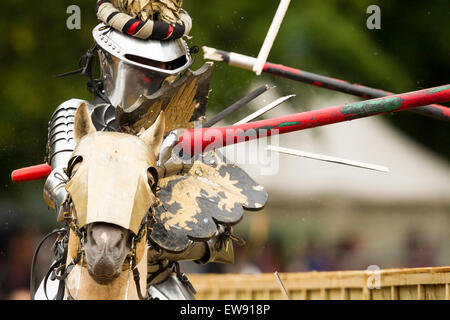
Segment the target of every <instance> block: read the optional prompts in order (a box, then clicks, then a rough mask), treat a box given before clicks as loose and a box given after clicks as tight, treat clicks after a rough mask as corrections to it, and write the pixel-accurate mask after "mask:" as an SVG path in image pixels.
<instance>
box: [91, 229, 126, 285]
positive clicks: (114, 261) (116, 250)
mask: <svg viewBox="0 0 450 320" xmlns="http://www.w3.org/2000/svg"><path fill="white" fill-rule="evenodd" d="M86 231H87V239H86V240H87V241H86V244H85V253H86V263H87V269H88V272H89V274H90V276H91V277H92V278H93V279H94V280H95V281H96V282H97V283H99V284H101V285H108V284H110V283H111V282H112V281H114V280H115V279H116V278H117V277H118V276H119V275H120V274H121V272H122V265H123V264H124V262H125V259H126V257H127V255H128V253H129V252H130V247H131V244H130V241H129V238H130V237H129V231H128V230H125V229H124V228H122V227H119V226H116V225H113V224H108V223H92V224H90V225H87V226H86Z"/></svg>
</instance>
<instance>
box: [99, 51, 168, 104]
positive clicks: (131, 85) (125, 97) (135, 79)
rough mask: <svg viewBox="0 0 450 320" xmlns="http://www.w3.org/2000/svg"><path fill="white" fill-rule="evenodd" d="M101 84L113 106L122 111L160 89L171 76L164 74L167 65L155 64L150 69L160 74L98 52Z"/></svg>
mask: <svg viewBox="0 0 450 320" xmlns="http://www.w3.org/2000/svg"><path fill="white" fill-rule="evenodd" d="M100 60H101V64H102V73H103V82H104V88H105V90H106V93H107V95H108V97H109V99H110V101H111V103H112V104H113V105H114V106H121V107H122V108H123V109H125V110H126V109H128V108H130V107H132V106H133V105H134V104H135V103H136V101H137V100H138V99H139V97H140V96H141V95H144V96H150V95H152V94H153V93H155V92H156V91H158V89H159V88H161V85H162V83H163V82H164V80H165V79H166V78H167V77H169V76H171V74H170V73H164V70H169V68H170V65H169V63H165V62H157V65H154V66H152V67H155V68H158V69H160V70H161V72H158V71H155V70H152V69H147V68H144V67H141V66H139V65H137V64H131V63H128V62H126V61H122V60H119V59H117V58H116V57H114V56H111V55H108V54H105V53H104V52H102V51H100Z"/></svg>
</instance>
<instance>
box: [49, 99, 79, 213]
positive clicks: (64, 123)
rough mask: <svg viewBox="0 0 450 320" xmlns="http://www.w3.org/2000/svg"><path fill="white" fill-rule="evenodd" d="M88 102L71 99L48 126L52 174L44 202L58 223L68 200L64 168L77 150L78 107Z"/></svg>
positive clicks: (55, 113)
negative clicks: (75, 129)
mask: <svg viewBox="0 0 450 320" xmlns="http://www.w3.org/2000/svg"><path fill="white" fill-rule="evenodd" d="M82 102H86V101H84V100H79V99H71V100H68V101H66V102H64V103H62V104H61V105H60V106H59V107H58V108H56V110H55V112H54V113H53V115H52V117H51V119H50V122H49V124H48V142H47V163H48V164H50V165H51V167H52V172H51V174H50V175H49V177H48V178H47V180H46V182H45V185H44V200H45V202H46V203H47V204H48V205H49V206H50V207H51V208H53V209H55V210H56V213H57V217H58V221H61V219H62V212H61V211H62V210H61V205H62V203H63V202H64V200H65V199H66V196H67V191H66V189H65V181H67V179H68V177H67V176H66V174H65V172H64V168H65V167H66V166H67V163H68V162H69V160H70V157H71V155H72V152H73V150H74V148H75V140H74V137H73V127H74V118H75V113H76V111H77V108H78V106H79V105H80V104H81V103H82Z"/></svg>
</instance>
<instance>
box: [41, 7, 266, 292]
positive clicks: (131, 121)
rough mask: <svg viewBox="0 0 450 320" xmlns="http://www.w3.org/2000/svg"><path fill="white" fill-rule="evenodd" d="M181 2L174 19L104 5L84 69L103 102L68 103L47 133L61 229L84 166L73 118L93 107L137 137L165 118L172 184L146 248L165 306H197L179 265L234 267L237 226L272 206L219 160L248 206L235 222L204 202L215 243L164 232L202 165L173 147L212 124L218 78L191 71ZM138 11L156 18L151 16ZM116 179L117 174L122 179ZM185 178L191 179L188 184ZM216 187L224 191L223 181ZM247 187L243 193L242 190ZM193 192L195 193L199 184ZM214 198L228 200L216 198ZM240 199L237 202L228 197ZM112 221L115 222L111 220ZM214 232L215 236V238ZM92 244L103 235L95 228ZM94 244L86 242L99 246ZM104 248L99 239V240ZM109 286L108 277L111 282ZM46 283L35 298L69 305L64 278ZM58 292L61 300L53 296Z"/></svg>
mask: <svg viewBox="0 0 450 320" xmlns="http://www.w3.org/2000/svg"><path fill="white" fill-rule="evenodd" d="M125 2H127V1H125ZM128 2H130V1H128ZM147 2H149V1H147ZM152 2H153V4H154V5H155V3H156V4H157V5H156V7H155V6H153V7H151V8H153V9H155V8H156V9H158V2H159V1H150V2H149V3H150V4H151V3H152ZM161 2H162V3H165V1H161ZM181 2H182V1H173V3H174V4H175V5H177V6H178V7H176V6H175V8H174V10H172V11H170V10H169V11H164V10H160V14H161V13H164V12H165V13H166V15H165V17H166V19H160V20H158V19H153V20H152V19H147V20H144V19H143V18H142V16H137V17H136V15H132V13H133V10H130V8H128V10H125V11H124V10H123V9H124V8H125V7H124V6H122V7H121V1H113V3H111V2H110V1H102V0H100V1H98V3H97V15H98V17H99V19H100V20H102V21H103V23H101V24H100V25H98V26H97V27H95V28H94V30H93V38H94V41H95V44H94V46H93V47H92V48H91V49H90V50H89V51H88V53H87V54H86V55H85V56H84V65H83V66H81V69H80V70H79V72H81V73H83V74H85V75H87V76H89V78H90V80H89V82H88V88H89V90H90V91H91V92H92V93H93V94H94V99H93V101H92V102H88V101H84V100H80V99H70V100H68V101H66V102H64V103H62V104H61V105H60V106H58V107H57V108H56V110H55V112H54V114H53V115H52V117H51V119H50V122H49V127H48V144H47V152H48V153H47V162H48V164H50V165H51V168H52V172H51V174H50V176H49V177H48V178H47V180H46V183H45V186H44V198H45V200H46V202H47V204H48V205H49V206H50V207H52V208H53V209H55V210H56V214H57V220H58V222H63V221H64V219H65V214H66V213H67V212H66V209H67V208H65V205H67V200H68V198H70V196H71V195H70V194H69V193H70V192H68V188H67V182H68V181H69V179H70V178H71V177H70V173H69V172H68V167H71V165H72V166H73V165H74V162H76V161H77V160H73V153H74V150H75V149H76V147H77V145H76V139H74V122H75V120H74V119H75V115H76V113H77V111H78V109H79V107H80V106H83V108H84V106H87V110H88V112H89V114H90V120H91V121H92V124H93V125H94V126H95V129H96V130H97V131H102V132H125V133H130V134H134V135H137V134H139V133H141V132H142V131H143V130H145V129H148V128H149V127H150V126H151V125H152V124H153V123H154V122H155V121H156V118H157V116H158V114H159V113H160V112H161V111H164V113H165V119H166V121H165V131H164V137H165V138H164V140H163V143H162V145H161V149H160V153H159V158H158V159H157V160H158V162H157V163H158V172H157V177H155V180H156V181H157V180H158V179H162V178H167V179H172V180H170V181H167V182H166V183H164V182H162V183H160V185H159V186H156V182H155V190H156V188H159V192H160V195H159V198H160V201H161V205H160V207H159V208H149V210H154V212H155V215H154V220H155V223H156V224H155V225H154V226H153V232H152V234H151V235H147V237H148V238H149V241H148V242H147V245H146V248H147V250H148V252H147V266H148V269H147V292H146V294H147V296H149V297H152V298H159V299H193V298H194V296H193V294H194V292H193V288H192V286H191V285H190V283H189V281H188V280H187V278H186V276H184V275H182V274H181V273H180V271H179V267H178V264H177V261H179V260H191V261H195V262H197V263H201V264H205V263H210V262H217V263H232V262H233V260H234V255H233V244H232V242H233V240H236V238H235V237H234V236H233V235H232V232H231V226H232V225H234V224H235V223H237V222H239V221H240V219H241V218H242V215H241V213H242V212H241V211H242V210H243V208H242V207H245V208H246V209H259V208H261V207H263V205H264V203H265V200H266V198H267V195H266V193H265V191H264V189H263V188H262V187H260V186H258V185H257V184H256V183H254V182H253V180H251V179H250V178H249V177H248V176H247V175H246V174H245V172H243V171H242V170H241V169H239V168H238V167H236V166H227V165H225V164H224V163H220V162H219V160H218V159H217V160H218V161H216V162H214V160H215V159H216V158H214V155H210V156H211V157H210V158H208V159H209V160H208V161H210V162H209V163H208V165H210V166H212V167H208V168H213V167H214V170H216V169H217V170H218V169H219V168H220V169H221V170H222V169H223V170H222V171H223V172H224V173H223V174H221V175H220V176H221V178H222V179H224V181H225V180H226V182H228V181H229V180H231V179H232V180H233V181H234V182H236V183H235V184H234V185H235V186H237V187H235V186H232V187H233V188H235V189H236V190H240V191H239V192H238V193H239V195H240V198H239V199H240V200H241V201H240V202H241V203H242V202H244V203H245V205H239V206H238V207H239V209H236V208H237V207H236V206H235V209H232V210H231V211H233V214H232V215H231V216H230V217H221V216H220V214H223V210H225V209H223V206H222V208H219V205H218V204H217V208H215V207H212V206H211V204H209V205H208V206H207V207H203V206H202V205H200V204H198V207H199V208H201V209H199V210H198V211H199V212H200V213H202V212H206V210H207V211H208V214H209V215H210V216H211V217H212V219H210V220H211V221H214V222H215V227H216V229H215V230H216V231H215V232H214V233H213V234H212V236H211V235H209V236H208V235H206V236H205V235H203V236H202V234H204V233H205V232H203V231H202V230H201V228H202V227H201V226H200V222H198V223H197V225H198V226H197V225H194V224H192V225H189V228H188V227H187V226H186V224H185V226H186V227H185V229H184V230H183V227H181V228H180V227H179V226H178V227H176V228H175V227H174V228H169V227H167V224H166V228H165V229H163V228H162V227H161V226H162V225H164V221H163V218H162V213H163V212H166V211H167V212H171V213H173V214H179V215H180V216H181V217H182V216H183V214H182V213H181V212H182V211H183V210H186V208H187V206H188V205H187V204H186V205H184V204H183V201H182V200H179V201H178V202H179V204H178V206H177V207H176V206H173V205H169V202H170V201H172V200H171V198H172V196H174V193H175V192H177V188H176V183H177V181H181V180H182V179H185V177H184V175H185V174H187V173H188V172H189V171H190V170H191V168H192V166H193V165H194V164H193V163H188V162H186V161H174V159H173V158H172V149H173V146H174V144H173V142H174V141H176V140H177V139H178V137H179V134H180V132H181V131H180V129H187V128H192V127H193V123H194V122H195V121H201V120H203V119H204V115H205V111H206V103H207V97H208V93H209V82H210V76H211V72H212V64H210V63H208V64H205V65H204V66H203V67H202V68H201V69H200V70H198V71H196V72H192V71H190V70H188V69H189V67H190V66H191V65H192V62H193V58H192V57H191V49H189V48H188V46H187V45H186V43H185V41H184V40H183V39H182V37H183V36H185V35H188V33H189V31H190V29H191V19H190V17H189V15H188V14H187V12H185V11H183V10H182V9H181ZM159 5H161V4H159ZM159 8H160V9H161V7H159ZM119 9H122V10H119ZM125 9H126V8H125ZM139 12H140V13H147V14H148V11H145V10H144V11H139ZM170 13H174V14H170ZM153 17H155V13H153ZM171 17H172V18H174V17H175V18H176V19H177V21H176V22H175V23H170V18H171ZM141 19H142V20H141ZM166 21H169V22H166ZM95 54H98V56H99V60H100V67H101V79H99V80H94V79H92V74H91V70H90V69H91V64H92V59H93V58H94V55H95ZM130 152H131V151H130ZM211 159H212V160H211ZM203 161H204V160H203ZM71 163H72V164H71ZM194 169H195V168H194ZM197 171H198V170H197ZM111 174H112V175H114V174H115V172H111ZM171 177H172V178H171ZM186 177H187V178H186V179H189V176H186ZM227 177H228V178H227ZM219 178H220V177H219ZM177 179H178V180H177ZM227 179H228V180H227ZM187 181H189V180H187ZM196 181H200V180H196ZM216 182H217V183H218V184H220V181H216ZM195 183H197V182H193V183H192V185H194V184H195ZM198 183H201V181H200V182H198ZM210 184H211V183H210ZM225 184H226V183H225ZM205 185H207V184H205ZM238 187H239V188H240V189H237V188H238ZM193 188H194V189H195V186H194V187H193ZM202 188H203V187H198V188H197V189H198V190H202V191H198V193H199V197H198V199H200V200H201V199H203V198H204V199H208V200H211V197H210V198H208V195H205V193H204V190H203V189H206V188H203V189H202ZM230 188H231V187H230ZM230 190H231V189H230ZM250 193H252V196H250V195H249V194H250ZM227 195H228V194H227ZM202 197H203V198H202ZM215 197H216V198H217V197H218V198H220V197H222V196H221V195H219V196H217V195H215ZM223 197H226V196H225V195H223ZM223 197H222V198H223ZM252 197H253V198H255V197H256V198H257V201H256V200H255V199H250V198H252ZM193 198H195V197H193ZM231 198H232V197H230V196H229V195H228V199H231ZM214 199H215V198H214ZM231 200H232V199H231ZM91 201H92V199H91ZM186 201H187V200H186ZM197 202H198V201H197ZM213 202H214V201H213ZM231 202H233V201H231ZM231 202H230V204H231ZM234 202H239V201H234ZM234 202H233V203H234ZM228 204H229V203H227V205H228ZM189 206H192V204H189ZM194 206H197V205H196V204H194ZM233 206H234V204H231V208H233ZM221 210H222V211H221ZM219 211H220V212H219ZM231 211H230V212H231ZM219 213H220V214H219ZM158 214H159V215H158ZM214 214H216V216H214ZM233 215H234V216H233ZM191 218H192V217H191ZM197 220H198V219H197ZM197 220H195V221H197ZM204 220H205V221H206V219H204ZM103 222H106V224H109V221H103ZM103 227H105V226H104V225H103ZM203 228H204V227H203ZM86 229H87V228H86ZM197 229H198V230H197ZM196 230H197V231H196ZM83 232H86V230H83ZM208 232H209V233H210V234H211V232H210V230H209V231H208ZM89 236H90V237H95V233H93V232H92V230H91V229H90V235H89ZM89 236H87V237H86V239H84V240H83V241H90V239H89ZM96 240H98V239H93V240H92V241H94V242H95V241H96ZM67 242H68V239H67V238H66V239H64V240H63V241H60V242H59V244H58V245H57V246H55V257H54V260H55V261H56V260H58V259H61V257H65V256H67V250H68V249H67V246H68V244H67ZM100 267H102V266H100ZM103 269H105V270H106V271H105V273H107V271H108V268H107V266H103ZM69 272H70V271H69ZM108 276H109V278H108V277H107V276H106V275H105V277H102V276H97V278H96V277H94V280H96V281H97V282H98V283H100V284H108V283H109V282H110V281H112V280H113V279H112V278H111V277H110V274H108ZM106 278H108V279H107V280H105V279H106ZM47 280H48V281H43V283H41V285H40V287H39V289H38V290H37V292H36V295H35V298H36V299H46V298H51V299H52V298H59V299H63V298H67V296H65V295H64V293H63V292H64V290H61V289H59V290H58V288H61V287H63V286H61V283H62V282H64V278H62V277H52V279H51V280H49V279H47ZM50 291H51V292H52V294H53V295H54V296H49V294H48V292H50ZM33 294H34V293H33V292H32V295H33Z"/></svg>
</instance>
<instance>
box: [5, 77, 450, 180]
mask: <svg viewBox="0 0 450 320" xmlns="http://www.w3.org/2000/svg"><path fill="white" fill-rule="evenodd" d="M449 101H450V84H447V85H444V86H440V87H435V88H430V89H424V90H419V91H414V92H409V93H403V94H397V95H392V96H387V97H383V98H378V99H373V100H367V101H361V102H354V103H349V104H346V105H341V106H335V107H328V108H324V109H319V110H312V111H308V112H302V113H296V114H293V115H289V116H284V117H279V118H274V119H268V120H261V121H255V122H250V123H246V124H241V125H235V126H231V127H217V128H216V127H214V128H198V129H190V130H186V131H185V132H184V134H183V135H182V137H181V138H180V141H179V143H178V145H179V146H180V147H181V148H182V150H183V152H184V154H187V155H189V156H194V155H196V154H199V153H202V152H205V151H208V150H212V149H216V148H221V147H224V146H227V145H232V144H235V143H239V142H244V141H248V140H253V139H258V138H262V137H268V136H271V135H276V134H283V133H289V132H294V131H300V130H304V129H309V128H315V127H319V126H324V125H328V124H333V123H339V122H343V121H350V120H354V119H359V118H364V117H369V116H374V115H381V114H385V113H391V112H398V111H403V110H410V109H412V108H417V107H420V106H424V105H428V104H433V103H445V102H449ZM50 171H51V168H50V166H49V165H47V164H44V165H40V166H35V167H30V168H24V169H19V170H16V171H14V172H13V174H12V179H13V181H14V182H25V181H31V180H37V179H43V178H45V177H46V176H48V174H50Z"/></svg>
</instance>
